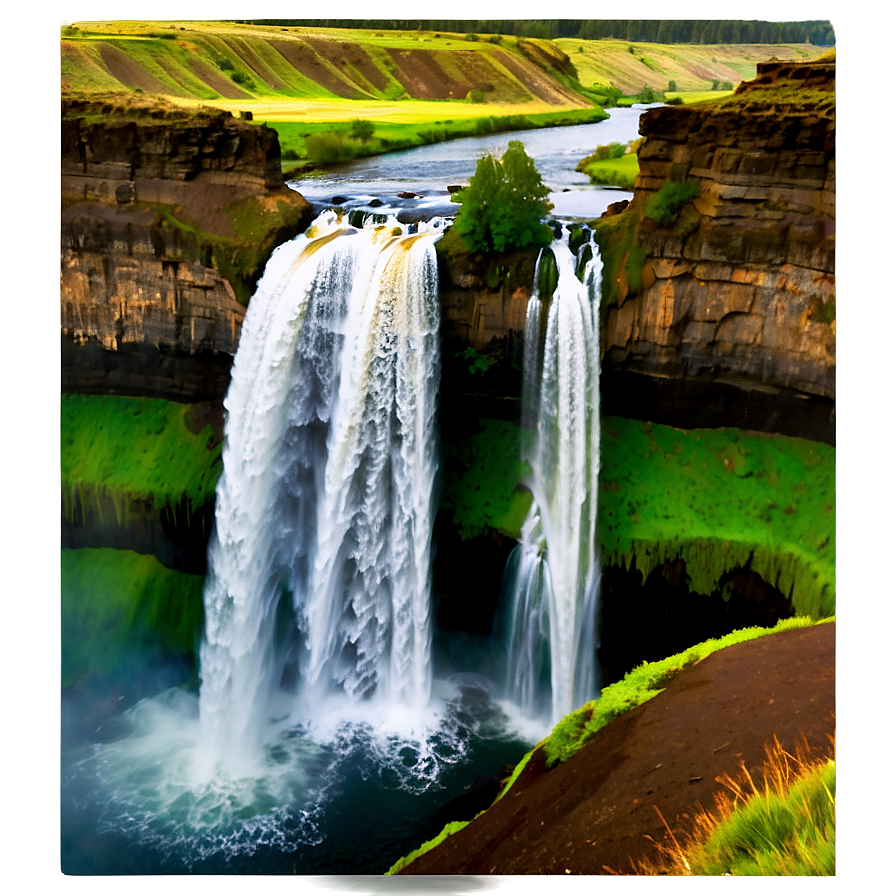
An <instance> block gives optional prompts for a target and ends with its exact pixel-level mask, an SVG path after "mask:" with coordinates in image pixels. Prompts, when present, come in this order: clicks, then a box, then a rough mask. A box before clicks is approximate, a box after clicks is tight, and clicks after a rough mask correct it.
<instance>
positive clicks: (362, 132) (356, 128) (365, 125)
mask: <svg viewBox="0 0 896 896" xmlns="http://www.w3.org/2000/svg"><path fill="white" fill-rule="evenodd" d="M374 130H375V127H374V124H373V122H372V121H366V120H365V119H363V118H356V119H354V121H352V122H351V124H350V125H349V133H350V134H351V135H352V137H355V138H357V139H358V140H360V141H361V142H362V143H366V142H367V141H368V140H369V139H370V138H371V137H372V136H373V132H374Z"/></svg>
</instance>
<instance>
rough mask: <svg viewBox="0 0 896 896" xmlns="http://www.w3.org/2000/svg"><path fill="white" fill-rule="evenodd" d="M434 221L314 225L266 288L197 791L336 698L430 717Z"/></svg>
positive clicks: (244, 407)
mask: <svg viewBox="0 0 896 896" xmlns="http://www.w3.org/2000/svg"><path fill="white" fill-rule="evenodd" d="M439 224H440V222H434V224H433V225H430V226H429V227H426V228H424V227H422V226H421V229H420V232H419V233H414V234H411V233H408V228H406V227H402V226H400V225H398V223H397V222H396V221H389V222H388V223H387V224H386V225H385V226H380V227H376V228H374V227H366V228H363V229H356V228H353V227H350V226H348V225H347V224H345V223H343V222H342V221H341V220H339V219H338V218H337V217H336V215H334V214H333V213H332V212H328V213H324V214H323V215H321V217H320V218H318V219H317V221H315V223H314V224H313V225H312V227H310V228H309V229H308V231H307V232H306V233H305V234H303V235H302V236H300V237H298V238H296V239H295V240H293V241H292V242H290V243H287V244H285V245H284V246H281V247H280V248H279V249H278V250H277V252H276V253H275V254H274V256H273V257H272V259H271V260H270V262H269V263H268V266H267V268H266V270H265V273H264V276H263V277H262V279H261V281H260V282H259V285H258V290H257V292H256V294H255V296H254V298H253V299H252V302H251V304H250V306H249V310H248V312H247V314H246V319H245V323H244V326H243V331H242V335H241V338H240V344H239V349H238V351H237V355H236V358H235V360H234V366H233V373H232V382H231V386H230V390H229V392H228V395H227V398H226V400H225V407H226V409H227V423H226V427H225V436H226V440H225V446H224V452H223V459H224V472H223V475H222V478H221V481H220V484H219V486H218V494H217V504H216V532H215V535H214V537H213V539H212V545H211V548H210V552H209V574H208V577H207V582H206V591H205V613H206V624H205V625H206V628H205V640H204V643H203V645H202V649H201V654H200V667H201V689H200V699H199V721H200V741H201V749H200V750H198V751H197V754H198V755H199V756H201V762H202V767H201V768H199V769H198V770H197V776H198V778H200V779H206V780H207V779H208V778H210V777H211V776H212V775H213V774H215V773H216V770H223V771H225V772H226V773H227V774H229V775H231V776H234V777H238V776H242V775H252V774H254V773H256V771H257V769H258V768H259V765H260V763H261V762H262V759H263V754H264V747H265V744H266V743H268V742H269V741H270V739H271V731H272V729H271V726H272V724H277V725H279V726H280V728H281V729H282V727H283V720H289V722H290V723H305V724H307V723H309V722H310V721H311V720H313V719H314V718H315V717H318V716H321V715H323V714H324V712H325V711H327V712H329V711H330V709H331V706H332V702H333V701H334V700H337V701H341V700H345V701H348V702H349V703H354V704H359V703H360V702H361V701H367V702H371V701H372V702H373V703H374V704H375V705H376V706H377V707H378V710H377V711H378V712H380V714H381V715H382V714H383V713H387V712H389V710H390V708H393V709H394V708H396V707H397V708H399V709H400V710H401V711H402V712H404V713H405V714H407V713H410V714H414V713H417V717H418V718H419V717H420V714H421V713H422V710H423V708H424V707H425V706H426V704H427V701H428V699H429V696H430V688H431V671H430V637H431V635H430V615H429V613H430V611H429V607H430V588H431V585H430V566H431V562H430V547H431V545H430V541H431V531H432V515H433V484H434V479H435V473H436V464H435V460H434V425H435V407H436V405H435V402H436V391H437V387H438V370H439V357H438V319H439V313H438V282H437V270H436V260H435V251H434V243H435V241H436V240H437V239H438V237H439V235H440V232H441V231H440V230H439ZM328 701H329V702H328ZM325 703H326V704H327V706H326V710H325V708H324V704H325Z"/></svg>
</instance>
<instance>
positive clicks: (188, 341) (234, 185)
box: [61, 98, 311, 401]
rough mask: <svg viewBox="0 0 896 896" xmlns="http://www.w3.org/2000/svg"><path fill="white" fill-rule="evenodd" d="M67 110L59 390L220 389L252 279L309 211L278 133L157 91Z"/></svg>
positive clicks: (198, 396)
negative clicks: (192, 108)
mask: <svg viewBox="0 0 896 896" xmlns="http://www.w3.org/2000/svg"><path fill="white" fill-rule="evenodd" d="M62 112H63V120H62V202H63V210H62V229H61V324H62V358H63V364H62V386H63V391H80V392H103V393H117V394H127V395H151V396H156V397H164V398H171V399H175V400H179V401H197V400H209V399H220V398H222V397H223V395H224V392H225V391H226V388H227V383H228V381H229V375H230V363H231V361H232V359H233V353H234V351H235V350H236V345H237V341H238V339H239V332H240V326H241V323H242V319H243V315H244V310H245V309H244V306H245V304H246V303H247V301H248V298H249V296H250V295H251V292H252V290H253V288H254V284H255V281H256V280H257V278H258V277H259V276H260V274H261V271H262V269H263V267H264V263H265V262H266V260H267V257H268V255H269V254H270V252H271V251H272V250H273V249H274V247H275V246H276V245H277V244H278V243H280V242H282V241H283V240H284V239H286V238H288V237H290V236H293V235H295V234H296V233H298V232H300V231H301V230H302V229H304V227H305V226H306V225H307V223H308V222H309V220H310V217H311V209H310V206H309V205H308V203H307V202H305V200H304V199H303V198H302V197H301V196H300V195H299V194H298V193H295V192H294V191H292V190H289V189H288V188H287V187H286V186H285V185H284V184H283V182H282V177H281V175H280V149H279V143H278V140H277V135H276V132H274V131H273V130H271V129H270V128H266V127H258V126H255V125H252V124H249V123H248V122H245V121H240V120H238V119H234V118H232V117H231V116H230V114H229V113H221V112H217V111H214V110H208V111H203V110H200V111H198V112H186V111H183V110H179V109H177V108H175V107H172V106H169V105H167V104H164V103H162V102H161V101H158V100H144V101H138V100H133V101H128V103H127V105H123V104H122V103H121V101H120V100H114V99H110V100H109V101H103V100H102V99H96V98H93V99H91V100H89V101H86V100H75V99H67V100H64V101H63V109H62Z"/></svg>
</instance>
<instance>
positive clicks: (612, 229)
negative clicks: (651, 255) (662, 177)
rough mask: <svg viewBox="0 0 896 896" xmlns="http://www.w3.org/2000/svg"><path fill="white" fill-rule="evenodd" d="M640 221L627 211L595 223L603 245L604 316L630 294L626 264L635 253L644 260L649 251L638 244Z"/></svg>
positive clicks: (600, 245)
mask: <svg viewBox="0 0 896 896" xmlns="http://www.w3.org/2000/svg"><path fill="white" fill-rule="evenodd" d="M637 223H638V219H637V217H636V215H635V214H633V213H631V212H630V211H629V210H626V211H625V212H623V213H622V214H621V215H612V216H610V217H609V218H601V219H599V220H597V221H595V222H594V241H595V242H596V243H597V245H598V246H599V247H600V256H601V261H602V262H603V278H602V279H601V301H600V317H601V320H602V321H603V320H605V319H606V314H607V309H608V308H610V307H611V306H613V305H616V306H619V305H621V304H622V303H623V301H625V298H626V296H627V295H628V294H629V292H630V289H629V284H628V276H627V273H626V267H627V264H628V261H629V258H630V257H631V256H632V253H633V252H634V254H635V256H636V258H640V259H641V266H640V268H639V269H638V270H642V269H643V259H644V258H645V257H646V256H645V253H644V251H643V250H642V249H640V247H639V246H638V244H637Z"/></svg>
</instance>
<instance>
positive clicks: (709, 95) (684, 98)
mask: <svg viewBox="0 0 896 896" xmlns="http://www.w3.org/2000/svg"><path fill="white" fill-rule="evenodd" d="M753 69H754V71H753V74H751V75H750V76H749V77H750V78H754V77H755V76H756V72H755V69H756V66H755V65H754V66H753ZM733 95H734V91H733V90H690V91H683V90H670V91H667V92H666V99H667V100H671V99H675V98H677V99H680V100H681V102H682V105H684V106H690V105H693V104H694V103H706V102H710V101H712V100H721V99H725V98H726V97H729V96H733Z"/></svg>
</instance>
